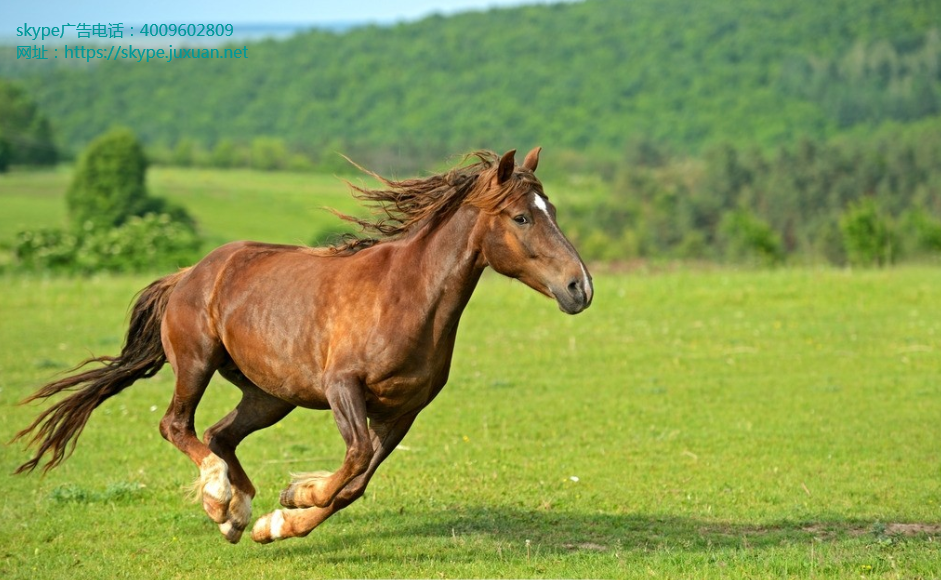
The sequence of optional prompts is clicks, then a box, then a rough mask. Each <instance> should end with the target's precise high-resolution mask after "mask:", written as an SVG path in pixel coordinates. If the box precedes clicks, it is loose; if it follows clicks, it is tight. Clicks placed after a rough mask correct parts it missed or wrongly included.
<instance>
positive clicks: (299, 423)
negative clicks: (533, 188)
mask: <svg viewBox="0 0 941 580" xmlns="http://www.w3.org/2000/svg"><path fill="white" fill-rule="evenodd" d="M147 282H148V278H146V277H119V278H110V277H101V278H91V279H75V280H72V279H40V278H10V277H8V278H0V304H2V305H3V313H2V316H3V320H4V323H3V324H2V325H0V345H3V348H2V349H0V389H2V391H0V408H2V409H3V415H4V417H5V419H4V421H3V427H2V430H0V436H2V437H4V438H9V437H10V436H11V435H12V434H13V433H14V432H15V430H16V429H18V428H21V427H22V426H24V425H25V424H27V423H28V421H29V420H30V418H31V417H32V416H33V415H34V414H35V413H36V411H37V409H36V408H34V407H16V406H14V403H15V402H16V401H17V400H19V399H20V398H22V397H23V396H25V395H26V394H28V393H29V392H30V391H31V390H33V389H34V388H35V387H36V386H37V385H39V384H40V383H42V382H43V381H45V380H48V379H49V377H50V376H51V375H52V374H53V373H54V372H56V371H58V370H60V369H63V368H65V367H66V366H68V365H71V364H73V363H74V362H76V361H77V360H79V359H81V358H83V357H85V356H87V354H88V353H89V351H94V352H96V353H104V352H113V351H115V350H116V349H117V348H118V347H119V342H120V339H121V336H122V333H123V331H124V329H123V326H122V324H121V321H122V318H123V316H124V313H125V308H126V306H127V304H128V301H129V299H130V296H131V295H132V294H133V292H135V291H136V290H137V289H138V288H139V287H141V286H143V285H144V284H146V283H147ZM939 347H941V272H938V271H936V270H929V269H918V268H909V269H899V270H892V271H876V272H855V273H848V272H838V271H830V270H823V271H776V272H752V273H745V272H728V271H715V272H677V273H672V274H661V275H650V274H644V275H634V276H628V275H605V276H599V277H598V279H597V299H596V303H595V305H594V306H593V307H592V308H591V309H589V310H588V311H587V312H586V313H584V314H582V315H579V316H577V317H568V316H565V315H563V314H561V313H559V312H558V311H557V310H556V309H555V307H554V305H553V304H552V303H551V302H549V301H547V300H545V299H543V298H541V297H539V296H537V295H535V294H534V293H533V292H531V291H530V290H528V289H526V288H525V287H523V286H522V285H519V284H516V283H510V282H508V281H504V280H503V279H500V278H498V277H496V276H491V277H486V278H485V279H484V282H483V284H482V286H481V288H479V290H478V292H477V294H476V295H475V297H474V299H473V300H472V302H471V305H470V307H469V309H468V312H467V313H466V315H465V318H464V321H463V322H462V332H461V336H460V338H459V344H458V349H457V353H456V357H455V368H454V372H453V375H452V379H451V383H450V384H449V385H448V387H447V388H446V389H445V390H444V392H443V393H442V394H441V396H440V397H439V399H438V400H436V401H435V403H434V404H433V405H432V406H431V407H429V408H428V409H427V410H425V412H424V413H423V414H422V415H421V416H420V418H419V420H418V422H417V423H416V425H415V427H414V428H413V430H412V432H411V433H410V434H409V435H408V437H407V438H406V439H405V441H404V442H403V445H405V446H406V447H407V448H408V450H399V451H397V452H396V453H395V454H393V455H392V457H391V458H390V459H389V460H388V461H387V463H386V464H385V465H384V466H383V467H382V469H380V471H379V473H378V475H377V477H376V478H375V479H374V481H373V483H372V485H371V487H370V489H369V491H368V493H367V497H366V498H365V499H364V500H361V501H360V502H358V503H356V504H354V505H353V506H351V507H350V508H348V509H347V510H345V511H344V512H341V513H340V514H338V515H337V516H335V517H334V518H333V519H331V520H329V521H328V522H327V523H326V524H324V525H323V526H322V527H321V528H319V529H318V530H316V531H315V532H314V533H313V534H312V535H311V536H310V537H308V538H306V539H301V540H289V541H285V542H282V543H277V544H274V545H271V546H257V545H253V544H252V543H251V542H249V541H247V540H246V541H243V543H242V544H240V545H238V546H234V547H233V546H229V545H226V544H225V542H224V540H223V539H222V538H221V536H220V535H219V533H218V532H217V530H216V528H215V526H214V525H212V524H211V523H210V522H209V521H208V519H206V518H205V516H204V515H203V513H202V511H201V510H200V509H199V507H198V506H196V505H194V504H190V503H187V502H186V501H185V499H184V495H185V494H184V493H183V492H182V491H181V488H182V487H184V486H185V485H186V484H188V483H189V482H190V480H191V479H192V478H193V477H195V474H196V470H195V468H194V467H193V466H192V465H190V464H189V463H188V460H187V459H185V457H184V456H183V455H182V454H180V453H179V452H178V451H176V450H175V449H173V448H172V447H171V446H170V445H169V444H167V443H166V442H164V441H163V440H162V439H161V438H160V436H159V434H158V433H157V423H158V421H159V418H160V416H161V415H162V412H163V410H164V408H165V406H166V404H167V402H168V401H169V397H170V391H171V389H172V383H171V377H170V376H169V374H168V373H167V372H163V373H161V374H160V375H159V376H158V377H156V378H155V379H152V380H150V381H147V382H142V383H139V384H138V385H135V386H134V387H133V388H131V389H129V390H128V391H126V392H125V393H123V394H121V395H120V396H119V397H116V398H115V399H113V400H111V401H109V402H107V403H105V405H104V406H103V407H102V408H101V409H99V410H98V411H97V412H96V415H95V416H93V418H92V420H91V422H90V424H89V426H88V428H87V429H86V431H85V433H84V435H83V436H82V440H81V441H80V443H79V446H78V450H77V452H76V454H75V456H73V457H72V458H71V459H70V460H69V461H67V462H66V463H65V464H64V465H63V466H62V467H61V468H60V469H58V470H56V471H54V472H53V473H51V474H50V475H49V476H47V477H45V478H41V477H39V476H30V477H15V478H14V477H9V478H8V479H7V481H6V482H5V484H4V494H3V496H2V500H0V516H2V519H3V521H4V522H5V525H4V526H3V527H2V528H0V546H2V547H0V576H2V577H4V578H27V577H29V578H35V577H46V578H53V577H62V576H65V575H69V577H74V578H99V577H103V576H108V577H155V578H203V577H210V576H216V575H218V574H225V573H227V571H228V570H239V573H240V574H242V575H244V576H245V577H259V578H269V577H270V578H280V577H321V576H323V577H438V576H444V577H530V576H548V577H648V576H651V575H652V576H663V577H716V578H719V577H729V578H745V577H751V578H765V577H772V576H774V577H846V578H849V577H853V578H858V577H860V576H863V577H871V578H898V577H903V578H918V577H921V578H935V577H938V574H939V567H938V563H939V561H941V557H939V544H938V536H939V535H941V492H939V485H938V481H939V475H941V472H939V471H941V470H939V465H941V450H939V447H938V440H939V435H941V427H939V422H938V417H939V416H941V386H939V383H938V382H937V380H936V379H937V376H938V374H939V370H941V368H939V367H941V364H939V359H938V349H939ZM236 399H237V391H236V390H235V389H234V388H233V387H230V386H228V385H227V384H225V383H224V382H221V381H220V382H217V383H214V385H213V387H211V389H210V391H209V393H208V394H207V398H206V400H205V401H204V402H203V405H202V406H201V407H200V410H201V412H200V414H199V416H198V417H197V420H198V425H199V427H200V428H205V427H207V426H208V425H209V424H210V423H211V421H214V420H215V419H216V418H218V417H221V416H222V415H223V414H224V413H225V412H226V411H227V410H228V409H230V408H231V407H232V406H233V405H234V404H235V402H236ZM342 451H343V449H342V445H341V443H340V438H339V436H338V434H337V433H336V429H335V427H334V426H333V424H332V420H331V418H330V416H329V415H328V414H326V413H314V412H306V411H298V412H295V413H294V414H293V415H291V416H290V417H288V418H287V419H286V420H285V421H283V422H282V423H281V424H279V425H278V426H276V427H274V428H271V429H269V430H267V431H265V432H262V433H260V434H257V435H255V436H253V437H252V438H250V439H249V440H248V441H247V442H246V443H245V444H244V445H243V448H242V449H241V455H242V456H243V459H244V463H245V464H246V466H247V467H248V469H249V471H250V473H251V474H252V476H253V477H254V479H255V482H256V484H257V486H258V488H259V490H260V494H259V497H258V498H257V499H256V503H255V510H256V514H261V513H263V512H266V511H269V510H271V509H274V508H275V507H277V504H276V502H277V495H278V492H279V490H280V489H281V487H282V486H284V485H285V484H286V482H287V479H288V473H289V472H290V471H297V470H314V469H324V468H326V469H333V468H335V467H336V466H337V465H338V464H339V461H340V459H341V457H342ZM26 458H27V456H26V454H25V453H24V452H22V451H21V450H20V448H19V447H17V446H10V447H6V448H4V449H3V451H2V460H0V470H2V471H4V472H5V473H10V472H11V471H12V470H13V469H14V468H15V466H16V465H18V464H19V463H20V462H22V461H23V460H25V459H26ZM573 477H576V478H578V481H574V480H573V479H572V478H573ZM898 524H907V525H906V526H900V525H898Z"/></svg>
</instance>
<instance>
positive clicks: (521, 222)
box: [513, 214, 529, 226]
mask: <svg viewBox="0 0 941 580" xmlns="http://www.w3.org/2000/svg"><path fill="white" fill-rule="evenodd" d="M513 221H515V222H516V223H517V224H519V225H521V226H525V225H526V224H528V223H529V218H528V217H526V216H525V215H523V214H519V215H518V216H516V217H514V218H513Z"/></svg>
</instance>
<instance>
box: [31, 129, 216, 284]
mask: <svg viewBox="0 0 941 580" xmlns="http://www.w3.org/2000/svg"><path fill="white" fill-rule="evenodd" d="M146 168H147V161H146V159H145V158H144V153H143V150H142V149H141V146H140V143H138V141H137V139H136V138H135V137H134V135H133V134H132V133H131V132H130V131H128V130H124V129H120V130H116V131H112V132H110V133H108V134H106V135H103V136H102V137H99V138H98V139H96V140H95V141H94V142H92V144H91V145H89V147H88V149H87V150H86V151H85V152H84V154H83V155H82V158H81V160H80V161H79V164H78V168H77V170H76V174H75V178H74V180H73V182H72V186H71V187H70V189H69V191H68V193H67V196H66V201H67V203H68V207H69V217H70V220H71V222H72V227H71V229H69V230H37V231H26V232H20V233H19V234H18V235H17V237H16V240H15V241H14V245H13V255H14V257H15V259H16V262H17V264H18V266H19V267H20V268H23V269H29V270H54V271H66V272H74V273H90V272H97V271H110V272H140V271H145V270H166V269H171V268H175V267H179V266H182V265H185V264H189V263H192V262H193V261H194V259H195V258H196V257H197V255H196V252H197V251H198V249H199V247H200V245H201V243H200V239H199V236H198V235H197V233H196V227H195V222H194V221H193V219H192V218H191V217H190V216H189V214H187V213H186V211H185V210H184V209H183V208H182V207H179V206H175V205H173V204H170V203H168V202H167V201H166V200H163V199H161V198H156V197H151V196H149V195H147V192H146V189H145V187H144V177H145V172H146Z"/></svg>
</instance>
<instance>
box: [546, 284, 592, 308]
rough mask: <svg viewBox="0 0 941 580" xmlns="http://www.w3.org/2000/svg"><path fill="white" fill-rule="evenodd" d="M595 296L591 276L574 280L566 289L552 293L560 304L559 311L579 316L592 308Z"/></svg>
mask: <svg viewBox="0 0 941 580" xmlns="http://www.w3.org/2000/svg"><path fill="white" fill-rule="evenodd" d="M594 294H595V289H594V285H593V284H592V281H591V277H589V276H584V277H583V276H579V277H577V278H572V279H571V280H569V282H568V284H566V286H565V288H564V289H562V290H559V291H556V290H554V289H553V291H552V295H553V296H554V297H555V301H556V302H558V304H559V310H561V311H562V312H564V313H566V314H578V313H579V312H581V311H582V310H584V309H586V308H588V307H589V306H591V300H592V298H593V297H594Z"/></svg>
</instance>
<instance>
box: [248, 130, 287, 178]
mask: <svg viewBox="0 0 941 580" xmlns="http://www.w3.org/2000/svg"><path fill="white" fill-rule="evenodd" d="M251 155H252V158H251V166H252V168H253V169H261V170H264V171H274V170H275V169H283V168H284V166H285V164H286V163H287V157H288V150H287V146H286V145H285V144H284V140H283V139H278V138H276V137H256V138H255V139H254V140H253V141H252V154H251Z"/></svg>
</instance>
